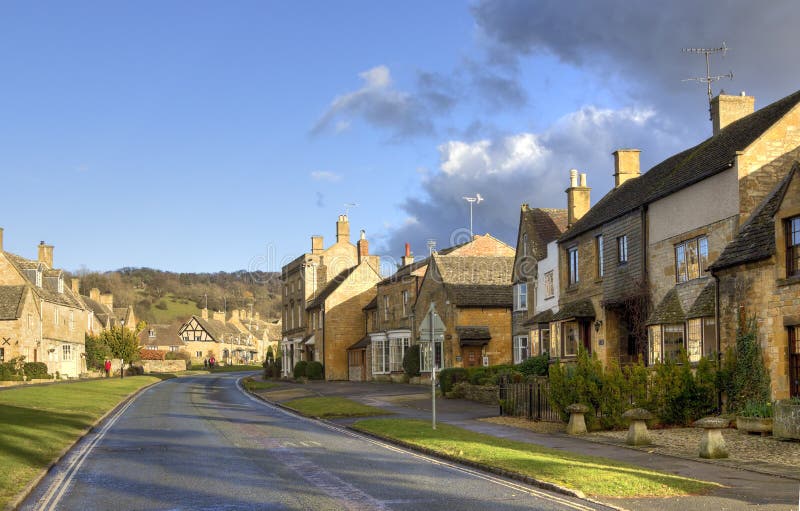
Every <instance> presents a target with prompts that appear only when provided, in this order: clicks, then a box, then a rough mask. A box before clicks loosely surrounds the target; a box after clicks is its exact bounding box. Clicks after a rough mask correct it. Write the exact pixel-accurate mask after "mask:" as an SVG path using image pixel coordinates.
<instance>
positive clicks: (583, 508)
mask: <svg viewBox="0 0 800 511" xmlns="http://www.w3.org/2000/svg"><path fill="white" fill-rule="evenodd" d="M242 378H244V377H242ZM242 378H239V379H238V380H236V387H237V388H238V389H239V391H240V392H241V393H242V394H243V395H244V396H245V397H247V398H248V399H249V400H251V401H253V402H254V403H259V404H261V405H262V406H265V407H267V408H270V409H271V410H275V411H277V412H280V413H283V414H284V415H288V416H290V417H292V418H295V419H300V420H303V421H306V422H309V423H313V424H317V425H319V426H323V427H325V428H327V429H329V430H332V431H336V432H338V433H341V434H343V435H347V436H350V437H352V438H357V439H359V440H363V441H365V442H369V443H371V444H373V445H376V446H379V447H383V448H384V449H388V450H390V451H394V452H397V453H402V454H405V455H407V456H411V457H414V458H417V459H419V460H423V461H426V462H428V463H431V464H434V465H439V466H442V467H445V468H448V469H450V470H454V471H456V472H461V473H464V474H468V475H470V476H472V477H476V478H478V479H482V480H484V481H488V482H490V483H494V484H497V485H499V486H504V487H506V488H509V489H511V490H516V491H520V492H523V493H526V494H528V495H532V496H534V497H538V498H540V499H543V500H548V501H550V502H556V503H558V504H561V505H564V506H567V507H571V508H572V509H577V510H579V511H595V508H594V507H591V506H588V505H585V504H582V503H580V502H573V501H571V500H567V499H565V498H561V497H559V496H557V495H553V494H550V493H545V492H543V491H540V490H537V489H535V488H532V487H530V486H527V485H522V484H518V483H515V482H513V481H507V480H505V479H500V478H499V477H495V476H493V475H490V474H486V473H484V472H481V471H478V470H474V469H471V468H468V467H465V466H461V465H456V464H454V463H451V462H448V461H444V460H440V459H437V458H433V457H431V456H427V455H425V454H420V453H418V452H415V451H411V450H408V449H405V448H402V447H398V446H396V445H394V444H390V443H387V442H383V441H381V440H378V439H376V438H373V437H370V436H366V435H362V434H360V433H356V432H355V431H352V430H349V429H346V428H342V427H340V426H336V425H334V424H331V423H329V422H323V421H319V420H316V419H311V418H308V417H305V416H303V415H300V414H297V413H294V412H291V411H289V410H286V409H285V408H281V407H279V406H275V405H273V404H271V403H268V402H266V401H264V400H261V399H258V398H256V397H253V396H252V395H251V394H250V393H249V392H247V391H246V390H244V388H243V387H242V385H241V380H242Z"/></svg>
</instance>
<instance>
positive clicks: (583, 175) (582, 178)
mask: <svg viewBox="0 0 800 511" xmlns="http://www.w3.org/2000/svg"><path fill="white" fill-rule="evenodd" d="M581 187H583V188H586V174H583V173H582V174H581Z"/></svg>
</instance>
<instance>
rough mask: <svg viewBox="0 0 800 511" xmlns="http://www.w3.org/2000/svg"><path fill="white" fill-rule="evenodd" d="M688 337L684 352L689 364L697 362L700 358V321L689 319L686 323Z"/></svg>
mask: <svg viewBox="0 0 800 511" xmlns="http://www.w3.org/2000/svg"><path fill="white" fill-rule="evenodd" d="M687 326H688V335H687V348H686V352H687V354H688V356H689V362H699V361H700V357H701V356H702V346H703V333H702V320H700V319H690V320H689V321H688V325H687Z"/></svg>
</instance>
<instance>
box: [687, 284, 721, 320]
mask: <svg viewBox="0 0 800 511" xmlns="http://www.w3.org/2000/svg"><path fill="white" fill-rule="evenodd" d="M716 290H717V286H716V284H715V283H714V282H709V283H708V284H706V287H704V288H703V290H702V291H701V292H700V294H699V295H698V296H697V299H696V300H695V301H694V304H692V307H691V308H690V309H689V311H688V312H687V313H686V319H693V318H706V317H709V316H714V315H715V314H714V312H715V309H716V298H717V293H716Z"/></svg>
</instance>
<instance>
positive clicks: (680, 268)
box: [675, 244, 686, 282]
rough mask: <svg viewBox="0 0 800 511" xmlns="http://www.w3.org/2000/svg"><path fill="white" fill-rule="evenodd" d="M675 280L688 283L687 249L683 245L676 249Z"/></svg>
mask: <svg viewBox="0 0 800 511" xmlns="http://www.w3.org/2000/svg"><path fill="white" fill-rule="evenodd" d="M675 279H676V280H677V281H678V282H686V247H685V246H684V245H683V244H680V245H678V246H676V247H675Z"/></svg>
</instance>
